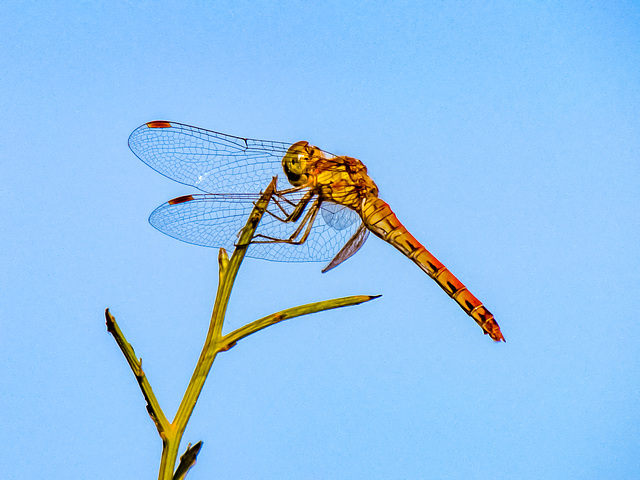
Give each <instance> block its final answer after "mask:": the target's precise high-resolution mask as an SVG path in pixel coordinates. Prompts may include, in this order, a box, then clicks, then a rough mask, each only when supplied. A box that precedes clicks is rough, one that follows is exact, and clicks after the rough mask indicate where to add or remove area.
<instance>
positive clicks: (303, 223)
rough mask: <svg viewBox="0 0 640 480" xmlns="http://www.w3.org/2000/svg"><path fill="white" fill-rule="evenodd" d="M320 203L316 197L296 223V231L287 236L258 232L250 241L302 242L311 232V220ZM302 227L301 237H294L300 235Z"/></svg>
mask: <svg viewBox="0 0 640 480" xmlns="http://www.w3.org/2000/svg"><path fill="white" fill-rule="evenodd" d="M307 203H309V200H307V201H306V202H305V205H306V204H307ZM320 203H321V201H320V198H318V199H316V201H315V202H313V205H312V206H311V208H310V209H309V211H308V212H307V214H306V215H305V216H304V218H303V219H302V221H301V222H300V225H298V228H296V231H295V232H293V233H292V234H291V236H290V237H289V238H274V237H268V236H266V235H261V234H258V235H256V236H255V237H254V240H252V241H251V243H289V244H291V245H301V244H303V243H304V242H305V240H306V239H307V237H308V236H309V234H310V233H311V227H312V226H313V222H314V221H315V219H316V216H317V215H318V212H319V211H320ZM298 205H299V204H298ZM298 216H299V215H298ZM305 226H306V228H305ZM303 229H304V233H303V234H302V237H300V239H299V240H296V238H298V236H299V235H300V233H301V232H302V230H303ZM258 237H260V238H261V240H255V239H256V238H258Z"/></svg>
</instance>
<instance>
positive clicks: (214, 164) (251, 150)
mask: <svg viewBox="0 0 640 480" xmlns="http://www.w3.org/2000/svg"><path fill="white" fill-rule="evenodd" d="M290 146H291V144H290V143H283V142H271V141H267V140H252V139H249V138H241V137H234V136H233V135H225V134H224V133H218V132H213V131H210V130H204V129H202V128H198V127H192V126H190V125H183V124H181V123H176V122H166V121H155V122H149V123H145V124H144V125H141V126H140V127H138V128H136V129H135V130H134V131H133V132H132V133H131V135H130V136H129V148H131V151H132V152H133V153H134V154H135V155H136V156H137V157H138V158H139V159H140V160H142V161H143V162H144V163H146V164H147V165H149V166H150V167H151V168H153V169H154V170H156V171H157V172H159V173H161V174H162V175H164V176H166V177H168V178H170V179H172V180H175V181H177V182H180V183H184V184H185V185H191V186H194V187H196V188H198V189H199V190H202V191H203V192H207V193H214V192H225V193H226V192H229V193H236V192H260V191H261V190H262V189H264V188H266V187H267V185H268V184H269V182H270V181H271V179H272V178H273V177H274V176H276V175H279V179H278V185H277V189H278V190H284V189H285V188H289V187H291V185H289V183H288V182H287V180H286V178H285V177H284V175H282V166H281V165H282V164H281V162H282V157H283V156H284V154H285V153H286V152H287V149H288V148H289V147H290ZM329 156H332V155H330V154H329Z"/></svg>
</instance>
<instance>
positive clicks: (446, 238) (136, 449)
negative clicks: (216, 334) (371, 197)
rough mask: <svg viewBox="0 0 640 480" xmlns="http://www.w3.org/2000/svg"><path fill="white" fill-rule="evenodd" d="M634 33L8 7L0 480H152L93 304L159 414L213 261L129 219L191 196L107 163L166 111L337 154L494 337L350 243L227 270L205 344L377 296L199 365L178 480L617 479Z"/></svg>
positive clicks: (151, 438)
mask: <svg viewBox="0 0 640 480" xmlns="http://www.w3.org/2000/svg"><path fill="white" fill-rule="evenodd" d="M639 22H640V8H638V6H637V4H635V3H634V2H616V4H615V5H614V4H612V3H607V4H606V5H601V4H600V3H599V2H594V3H586V2H568V3H565V4H563V5H559V4H557V3H555V2H533V1H526V2H525V1H523V2H488V3H483V4H480V3H473V4H468V3H461V2H422V3H419V2H359V3H355V2H354V3H351V4H348V5H345V3H344V2H317V3H314V4H313V5H311V4H309V3H307V2H281V3H278V4H273V3H269V2H243V1H233V2H231V1H230V2H174V3H165V2H131V3H125V2H108V3H107V2H104V3H101V2H91V1H84V2H60V3H56V4H53V3H47V2H11V1H9V2H4V3H3V4H2V5H1V6H0V45H1V47H0V111H1V112H2V114H1V115H0V179H1V181H2V188H3V196H2V199H3V202H2V207H1V208H0V221H1V227H0V245H1V246H2V248H1V249H0V267H1V271H2V275H0V384H1V385H2V389H1V390H0V412H1V415H0V421H1V424H2V430H3V434H2V435H0V463H2V465H3V472H4V474H5V475H6V476H7V477H10V478H26V479H32V478H33V479H35V478H38V479H40V478H48V477H54V476H64V477H66V478H92V479H94V478H95V479H100V478H105V479H106V478H125V479H126V478H131V479H134V478H154V477H155V476H156V475H157V468H158V462H159V457H160V448H161V444H160V440H159V438H158V437H157V434H156V431H155V428H154V426H153V424H152V422H151V420H150V419H149V417H148V415H147V413H146V411H145V409H144V402H143V399H142V396H141V394H140V392H139V390H138V387H137V384H136V382H135V380H134V378H133V376H132V375H131V372H130V371H129V370H128V367H127V365H126V363H125V361H124V358H123V357H122V355H121V354H120V351H119V350H118V348H117V346H116V344H115V342H114V341H113V339H112V338H111V337H110V336H109V335H108V334H107V332H106V329H105V327H104V321H103V320H104V319H103V310H104V308H105V307H109V308H111V311H112V312H113V314H114V315H115V316H116V318H117V320H118V321H119V323H120V326H121V328H122V329H123V331H124V332H125V334H126V335H127V338H128V340H129V341H130V342H131V343H132V344H133V345H134V347H135V349H136V353H137V354H138V355H139V356H140V357H142V358H143V366H144V368H145V370H146V372H147V375H148V376H149V379H150V381H151V384H152V385H153V387H154V389H155V391H156V393H157V395H158V397H159V399H160V402H161V404H162V405H163V407H164V409H165V412H166V413H167V414H168V415H169V416H171V417H172V416H173V412H174V411H175V409H176V407H177V405H178V403H179V401H180V398H181V395H182V393H183V391H184V388H185V387H186V385H187V382H188V379H189V377H190V374H191V371H192V369H193V366H194V365H195V362H196V360H197V357H198V354H199V352H200V348H201V346H202V342H203V339H204V335H205V332H206V329H207V326H208V321H209V315H210V311H211V307H212V305H213V297H214V294H215V288H216V282H217V271H216V265H217V262H216V251H215V250H213V249H207V248H201V247H196V246H191V245H187V244H183V243H180V242H177V241H175V240H173V239H171V238H169V237H167V236H164V235H162V234H160V233H158V232H157V231H155V230H154V229H153V228H152V227H151V226H150V225H149V224H148V223H147V217H148V215H149V214H150V213H151V211H152V210H153V209H154V208H156V207H157V206H158V205H160V204H161V203H163V202H165V201H166V200H168V199H170V198H173V197H176V196H179V195H184V194H188V193H192V192H193V191H194V189H192V188H189V187H186V186H184V185H180V184H177V183H174V182H171V181H169V180H167V179H166V178H164V177H162V176H161V175H158V174H157V173H156V172H154V171H153V170H151V169H150V168H148V167H147V166H145V165H144V164H143V163H142V162H140V161H139V160H138V159H137V158H136V157H135V156H134V155H133V154H132V153H131V152H130V151H129V150H128V148H127V137H128V135H129V134H130V132H131V131H132V130H133V129H135V128H136V127H137V126H139V125H140V124H142V123H144V122H147V121H151V120H156V119H166V120H174V121H178V122H183V123H189V124H192V125H197V126H200V127H203V128H209V129H212V130H217V131H222V132H226V133H230V134H233V135H239V136H247V137H253V138H261V139H270V140H279V141H291V142H295V141H298V140H308V141H310V142H311V143H313V144H315V145H318V146H320V147H321V148H324V149H326V150H328V151H331V152H334V153H337V154H346V155H350V156H354V157H357V158H360V159H361V160H362V161H363V162H365V164H366V165H367V166H368V168H369V172H370V174H371V176H372V177H373V178H374V180H375V181H376V183H377V185H378V187H379V188H380V196H381V197H382V198H383V199H385V200H386V201H387V202H389V204H390V205H391V206H392V207H393V208H394V210H395V212H396V214H397V215H398V217H399V218H400V219H401V220H402V221H403V222H404V223H405V225H406V226H407V227H408V228H409V230H410V231H411V232H412V233H413V234H414V236H416V237H417V238H418V239H420V240H421V241H422V242H423V243H424V244H425V246H426V247H427V248H429V249H430V250H431V251H432V252H433V253H434V254H435V255H436V256H437V257H438V258H439V259H440V260H442V261H443V262H444V263H445V265H447V266H448V267H449V268H450V269H451V270H452V271H453V272H454V274H456V275H457V276H458V277H459V278H460V279H461V280H462V281H463V282H464V283H465V284H467V285H468V286H469V288H470V290H471V291H472V292H473V293H474V294H475V295H476V296H478V298H480V300H482V301H483V302H484V303H485V305H486V306H487V307H488V308H489V309H490V310H491V311H492V312H493V313H494V315H495V316H496V318H497V320H498V322H499V323H500V326H501V327H502V331H503V333H504V335H505V337H506V339H507V343H506V344H493V343H492V342H491V341H490V340H489V339H488V338H487V337H486V336H484V335H482V333H481V331H480V329H479V328H478V327H477V326H476V325H475V324H474V322H473V321H472V320H471V319H469V318H468V317H467V316H466V315H465V314H464V313H463V312H462V311H461V310H460V309H459V308H458V307H457V306H456V305H455V303H454V302H453V301H451V300H450V299H449V298H448V297H447V296H446V295H445V294H444V293H443V292H442V291H441V290H440V289H439V288H438V287H437V286H436V285H435V283H434V282H433V281H432V280H430V279H429V278H428V277H427V276H426V275H424V273H422V272H421V271H420V270H419V269H418V268H416V267H415V265H413V264H412V263H411V262H410V261H408V260H407V259H406V258H404V257H402V256H401V255H400V254H399V253H398V252H397V251H395V250H394V249H393V248H392V247H390V246H389V245H387V244H385V243H384V242H382V241H380V240H378V239H376V238H373V237H371V238H370V239H369V241H368V242H367V244H366V245H365V246H364V248H363V249H362V250H361V251H360V252H359V253H358V254H357V255H356V256H355V257H353V258H352V259H350V260H349V261H348V262H346V263H345V264H344V265H341V266H340V267H339V268H337V269H336V270H334V271H331V272H330V273H327V274H326V275H323V274H321V273H320V269H321V268H322V265H321V264H316V263H308V264H286V263H271V262H265V261H259V260H253V259H247V260H246V261H245V263H244V265H243V268H242V269H241V271H240V275H239V278H238V281H237V283H236V286H235V289H234V295H233V297H232V299H231V305H230V308H229V314H228V320H227V324H228V325H229V326H228V327H227V330H229V329H230V328H235V327H238V326H241V325H243V324H244V323H247V322H249V321H251V320H254V319H256V318H258V317H261V316H263V315H266V314H268V313H272V312H274V311H277V310H281V309H284V308H287V307H290V306H295V305H298V304H302V303H307V302H312V301H317V300H323V299H328V298H333V297H338V296H344V295H352V294H382V295H383V296H382V297H381V298H380V299H378V300H376V301H375V302H371V303H369V304H365V305H361V306H358V307H353V308H348V309H342V310H337V311H331V312H325V313H322V314H318V315H315V316H312V317H305V318H301V319H296V320H293V321H291V322H289V323H284V324H281V325H278V326H275V327H273V328H270V329H268V330H266V331H264V332H262V333H259V334H257V335H254V336H252V337H251V338H249V339H246V340H244V341H243V342H241V343H240V344H238V346H237V347H236V348H234V349H232V350H230V351H229V352H227V353H225V354H223V355H220V356H219V357H218V359H217V361H216V363H215V364H214V366H213V370H212V373H211V375H210V377H209V380H208V383H207V384H206V385H205V389H204V391H203V394H202V396H201V398H200V400H199V403H198V405H197V406H196V409H195V412H194V415H193V417H192V420H191V423H190V425H189V427H188V429H187V431H186V434H185V437H184V440H185V442H192V443H195V442H196V441H198V440H202V441H203V442H204V447H203V450H202V451H201V453H200V456H199V460H198V465H197V466H196V467H195V468H194V469H193V470H192V471H191V472H190V474H189V478H192V479H199V478H202V479H204V478H235V479H254V478H260V479H271V478H274V479H275V478H278V479H283V478H291V479H299V478H314V479H315V478H318V479H323V478H331V479H342V478H345V479H347V478H349V479H351V478H368V479H390V478H394V479H395V478H397V479H405V478H406V479H419V478H434V479H435V478H437V479H458V478H465V479H485V478H491V479H514V478H517V479H538V478H545V479H555V478H561V479H569V478H580V479H591V478H594V479H599V478H616V479H618V478H619V479H636V478H638V477H640V430H639V427H638V425H639V424H640V423H639V420H640V418H639V417H640V400H639V398H640V396H639V393H640V387H639V385H640V373H639V372H640V369H639V368H638V347H639V341H640V325H639V322H638V319H637V315H638V314H637V308H638V304H639V296H638V287H640V274H639V271H640V268H639V267H640V261H639V256H638V244H639V243H640V228H639V227H640V226H639V223H640V222H639V217H638V213H637V207H638V203H639V201H640V186H639V185H640V175H639V173H640V167H639V162H638V156H639V152H640V124H639V120H638V118H639V117H638V111H639V110H640V101H639V99H640V96H639V95H640V75H639V73H638V72H639V70H638V65H640V35H639V33H640V32H639V30H638V25H639ZM185 445H186V443H185ZM182 450H183V448H181V451H182Z"/></svg>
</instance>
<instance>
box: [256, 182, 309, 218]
mask: <svg viewBox="0 0 640 480" xmlns="http://www.w3.org/2000/svg"><path fill="white" fill-rule="evenodd" d="M285 192H287V190H285ZM282 193H283V192H276V195H277V196H278V198H276V197H272V200H273V202H274V203H275V204H276V206H277V207H278V208H279V209H280V211H281V212H282V214H283V215H284V217H283V218H281V217H279V216H278V215H276V214H275V213H273V212H270V211H269V210H267V211H266V213H267V214H269V215H271V216H272V217H273V218H275V219H276V220H280V221H281V222H283V223H289V222H297V221H298V219H299V218H300V215H302V213H303V212H304V210H305V208H307V205H308V204H309V202H310V201H311V199H312V198H313V196H314V195H315V194H314V192H313V191H311V190H310V191H308V192H307V193H305V194H304V196H303V197H302V198H301V199H300V201H299V202H298V203H293V202H292V201H291V200H289V199H288V198H286V197H284V196H282V195H281V194H282ZM281 201H284V202H286V203H288V204H289V205H290V206H292V207H294V208H293V210H292V211H291V213H288V212H287V211H286V210H285V208H284V207H283V206H282V204H281V203H280V202H281Z"/></svg>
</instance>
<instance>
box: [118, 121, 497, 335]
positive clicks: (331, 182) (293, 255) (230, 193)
mask: <svg viewBox="0 0 640 480" xmlns="http://www.w3.org/2000/svg"><path fill="white" fill-rule="evenodd" d="M129 147H130V148H131V151H132V152H133V153H134V154H135V155H136V156H137V157H138V158H139V159H140V160H142V161H143V162H144V163H146V164H147V165H149V166H150V167H151V168H153V169H154V170H156V171H157V172H159V173H161V174H162V175H164V176H166V177H168V178H170V179H172V180H174V181H176V182H179V183H182V184H185V185H189V186H192V187H195V188H197V189H198V190H200V191H202V192H204V193H201V194H192V195H185V196H181V197H178V198H175V199H173V200H169V201H168V202H166V203H164V204H162V205H161V206H160V207H158V208H157V209H156V210H154V211H153V213H152V214H151V215H150V217H149V222H150V223H151V225H153V226H154V227H155V228H156V229H158V230H159V231H161V232H162V233H165V234H167V235H169V236H171V237H173V238H176V239H178V240H181V241H183V242H187V243H192V244H195V245H202V246H207V247H218V248H220V247H222V248H226V249H233V247H234V246H235V243H236V241H237V238H238V237H237V235H238V232H239V231H240V229H241V228H242V226H243V225H244V223H245V222H246V220H247V218H248V216H249V214H250V212H251V210H252V209H253V207H254V203H255V201H256V200H257V199H258V197H259V194H260V192H261V191H262V189H264V188H265V187H266V186H267V184H268V183H269V182H270V181H271V180H272V179H273V178H274V177H277V183H276V191H275V193H274V196H273V197H272V201H271V203H270V205H269V207H268V210H267V212H266V214H265V215H264V216H263V218H262V220H261V222H260V224H259V226H258V228H257V230H256V234H255V235H254V239H253V240H252V242H251V245H250V248H249V249H248V251H247V254H246V255H247V256H249V257H253V258H261V259H265V260H272V261H285V262H308V261H329V263H328V264H327V266H326V267H325V268H324V269H323V270H322V271H323V273H324V272H327V271H329V270H331V269H332V268H335V267H336V266H338V265H339V264H340V263H342V262H344V261H345V260H347V259H348V258H349V257H351V256H352V255H353V254H355V253H356V252H357V251H358V250H359V249H360V248H361V247H362V245H363V244H364V243H365V241H366V239H367V237H368V235H369V233H370V232H371V233H373V234H374V235H375V236H377V237H379V238H381V239H382V240H384V241H385V242H387V243H389V244H391V245H392V246H394V247H395V248H396V249H397V250H399V251H400V252H401V253H402V254H403V255H405V256H406V257H407V258H408V259H410V260H411V261H413V262H414V263H415V264H416V265H417V266H418V267H420V269H422V270H423V271H424V272H425V273H426V274H427V275H428V276H429V277H431V278H432V279H433V280H435V282H436V283H437V284H438V285H439V286H440V287H441V288H442V289H443V290H444V291H445V292H446V293H447V294H448V295H449V296H450V297H451V298H452V299H453V300H455V302H456V303H457V304H458V305H459V306H460V307H461V308H462V310H464V311H465V312H466V313H467V314H468V315H469V316H470V317H471V318H473V319H474V320H475V321H476V323H477V324H478V325H479V326H480V327H481V328H482V330H483V332H484V333H485V334H487V335H489V336H490V337H491V338H492V339H493V340H495V341H504V337H503V335H502V333H501V331H500V327H499V326H498V323H497V322H496V320H495V318H494V316H493V314H491V312H489V310H488V309H487V308H486V307H485V306H484V305H483V304H482V302H480V301H479V300H478V299H477V298H476V297H475V296H474V295H473V294H472V293H471V292H470V291H469V290H468V289H467V287H465V286H464V284H463V283H462V282H461V281H460V280H458V279H457V278H456V277H455V276H454V275H453V274H452V273H451V272H450V271H449V269H448V268H447V267H445V266H444V265H443V264H442V263H441V262H440V261H439V260H438V259H437V258H436V257H435V256H434V255H433V254H432V253H431V252H429V251H428V250H427V249H426V248H425V247H424V246H423V245H422V244H421V243H420V242H419V241H418V240H416V239H415V238H414V237H413V235H411V233H409V231H408V230H407V229H406V228H405V226H404V225H403V224H402V223H401V222H400V221H399V220H398V218H397V217H396V215H395V214H394V213H393V211H392V210H391V207H390V206H389V205H388V204H387V203H386V202H385V201H384V200H382V199H381V198H379V197H378V187H377V186H376V184H375V183H374V181H373V180H372V179H371V177H369V175H368V173H367V168H366V166H365V165H364V164H363V163H362V162H361V161H360V160H358V159H356V158H353V157H348V156H344V155H340V156H339V155H334V154H332V153H329V152H327V151H324V150H321V149H320V148H318V147H316V146H313V145H310V144H309V143H308V142H306V141H300V142H296V143H293V144H292V143H286V142H275V141H268V140H255V139H250V138H243V137H236V136H233V135H227V134H224V133H219V132H214V131H211V130H205V129H202V128H198V127H194V126H190V125H185V124H181V123H177V122H169V121H164V120H158V121H153V122H148V123H145V124H143V125H141V126H140V127H138V128H137V129H135V130H134V131H133V132H132V133H131V135H130V137H129Z"/></svg>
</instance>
